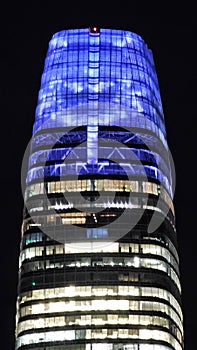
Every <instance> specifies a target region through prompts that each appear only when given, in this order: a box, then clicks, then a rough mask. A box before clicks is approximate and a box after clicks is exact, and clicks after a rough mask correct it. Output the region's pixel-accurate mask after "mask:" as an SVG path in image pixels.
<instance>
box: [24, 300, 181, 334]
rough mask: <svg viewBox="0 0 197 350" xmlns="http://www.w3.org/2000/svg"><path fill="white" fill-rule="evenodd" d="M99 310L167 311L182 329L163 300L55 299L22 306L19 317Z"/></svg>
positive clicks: (173, 313) (174, 313) (176, 316)
mask: <svg viewBox="0 0 197 350" xmlns="http://www.w3.org/2000/svg"><path fill="white" fill-rule="evenodd" d="M96 310H98V311H106V310H107V311H108V312H109V311H110V310H111V311H116V310H125V311H128V310H131V311H151V312H163V313H166V314H167V315H168V316H169V317H170V318H171V319H172V320H174V322H175V323H176V324H177V325H178V327H179V328H180V329H181V321H180V318H179V316H178V315H177V312H176V311H174V310H173V309H172V308H171V307H170V306H169V305H167V304H165V303H162V302H155V301H142V300H128V299H117V298H116V299H106V298H105V299H100V298H99V299H88V300H87V299H86V300H72V299H70V300H69V301H56V302H55V301H53V302H44V303H39V304H31V305H28V306H23V305H21V306H20V310H19V317H24V316H30V315H38V314H51V313H55V314H57V313H59V312H78V311H80V312H83V311H84V312H91V311H92V312H95V313H96Z"/></svg>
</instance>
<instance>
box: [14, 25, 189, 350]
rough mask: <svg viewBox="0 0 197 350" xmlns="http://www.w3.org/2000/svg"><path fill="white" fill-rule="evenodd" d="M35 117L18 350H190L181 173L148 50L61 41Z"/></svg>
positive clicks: (85, 32) (124, 38)
mask: <svg viewBox="0 0 197 350" xmlns="http://www.w3.org/2000/svg"><path fill="white" fill-rule="evenodd" d="M35 114H36V115H35V122H34V126H33V135H32V139H31V141H30V144H29V146H30V147H29V148H28V150H27V153H26V154H25V157H24V160H26V159H27V157H28V166H27V169H26V167H25V166H24V167H23V173H24V172H25V178H26V179H25V188H24V201H25V205H24V219H23V223H22V237H21V249H20V250H21V251H20V258H19V285H18V299H17V315H16V350H18V349H21V350H22V349H23V350H26V349H34V350H41V349H45V350H63V349H72V350H98V349H102V350H170V349H171V350H182V349H183V317H182V309H181V285H180V278H179V257H178V248H177V234H176V227H175V213H174V207H173V191H174V185H173V179H174V173H173V162H172V159H171V157H170V152H169V149H168V144H167V138H166V130H165V121H164V115H163V109H162V102H161V98H160V91H159V85H158V81H157V75H156V72H155V66H154V60H153V56H152V52H151V50H150V49H148V47H147V45H146V44H145V42H144V41H143V39H142V38H141V37H140V36H139V35H137V34H135V33H132V32H129V31H123V30H115V29H112V30H111V29H100V28H97V27H92V28H85V29H73V30H71V29H70V30H64V31H61V32H58V33H56V34H54V36H53V37H52V38H51V40H50V42H49V48H48V53H47V57H46V60H45V65H44V71H43V74H42V79H41V87H40V91H39V96H38V105H37V108H36V113H35ZM24 163H25V161H24ZM26 170H27V171H26Z"/></svg>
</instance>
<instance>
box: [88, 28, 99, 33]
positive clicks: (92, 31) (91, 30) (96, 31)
mask: <svg viewBox="0 0 197 350" xmlns="http://www.w3.org/2000/svg"><path fill="white" fill-rule="evenodd" d="M89 31H90V33H100V28H98V27H90V28H89Z"/></svg>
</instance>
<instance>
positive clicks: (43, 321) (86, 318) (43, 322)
mask: <svg viewBox="0 0 197 350" xmlns="http://www.w3.org/2000/svg"><path fill="white" fill-rule="evenodd" d="M114 324H115V325H117V326H118V325H121V324H122V325H131V326H134V325H136V326H138V327H139V326H142V327H143V326H148V325H152V326H159V327H165V328H167V329H169V330H170V331H171V332H172V333H174V334H175V335H176V336H177V337H178V339H179V340H180V341H181V338H182V336H181V333H180V331H179V330H178V329H177V327H176V326H175V325H174V324H172V321H170V320H169V319H167V318H164V317H159V316H149V315H133V314H131V315H128V314H127V315H121V314H109V313H107V314H99V315H98V314H94V315H91V314H88V315H87V314H86V315H81V316H80V315H76V316H57V317H45V318H42V317H41V318H36V319H29V320H26V321H21V322H19V323H18V327H17V331H16V334H17V335H18V334H19V333H21V332H24V331H28V330H30V329H38V328H50V327H65V326H71V325H77V326H84V325H86V326H101V325H110V326H112V325H114Z"/></svg>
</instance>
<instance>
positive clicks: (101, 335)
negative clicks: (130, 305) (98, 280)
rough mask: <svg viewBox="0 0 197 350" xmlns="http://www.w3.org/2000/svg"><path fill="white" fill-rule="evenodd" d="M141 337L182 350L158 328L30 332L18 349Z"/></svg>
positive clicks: (166, 333) (22, 338) (20, 338)
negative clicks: (58, 343) (44, 343)
mask: <svg viewBox="0 0 197 350" xmlns="http://www.w3.org/2000/svg"><path fill="white" fill-rule="evenodd" d="M112 338H113V339H118V338H119V339H136V340H137V339H139V340H141V339H142V340H149V339H151V340H152V341H159V342H160V341H164V342H166V343H168V344H170V345H171V346H172V347H173V348H174V349H176V350H182V347H181V345H180V343H179V342H178V341H177V340H176V339H175V337H174V336H173V335H172V334H170V333H168V332H166V331H162V330H156V329H139V330H137V329H118V328H114V329H107V328H106V329H105V328H103V329H95V330H91V329H86V330H67V331H52V332H41V333H40V332H39V333H36V332H34V333H30V334H25V335H22V336H20V337H18V339H17V342H16V350H17V349H18V348H19V347H20V346H23V345H30V344H36V343H43V342H55V341H72V340H75V339H112Z"/></svg>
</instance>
